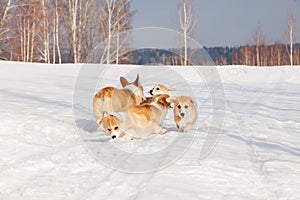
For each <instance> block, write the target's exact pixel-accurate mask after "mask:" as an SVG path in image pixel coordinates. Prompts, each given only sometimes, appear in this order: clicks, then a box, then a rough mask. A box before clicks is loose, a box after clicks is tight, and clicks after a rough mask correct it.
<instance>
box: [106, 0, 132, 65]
mask: <svg viewBox="0 0 300 200" xmlns="http://www.w3.org/2000/svg"><path fill="white" fill-rule="evenodd" d="M130 2H131V1H130V0H105V1H104V2H103V5H102V11H101V13H102V14H101V29H102V35H103V39H104V40H105V47H104V49H103V54H102V59H101V62H102V63H103V62H104V60H106V61H105V62H106V63H107V64H109V63H111V62H113V61H115V62H116V63H117V64H118V63H119V61H120V56H121V55H123V56H124V55H125V54H126V51H128V44H127V36H128V34H127V32H126V31H127V30H129V29H131V21H132V16H133V12H131V11H130ZM126 55H130V54H126ZM122 59H125V58H124V57H123V58H122Z"/></svg>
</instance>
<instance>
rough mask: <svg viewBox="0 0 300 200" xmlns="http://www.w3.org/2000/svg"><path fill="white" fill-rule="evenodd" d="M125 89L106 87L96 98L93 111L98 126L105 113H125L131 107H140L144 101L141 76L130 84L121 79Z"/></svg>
mask: <svg viewBox="0 0 300 200" xmlns="http://www.w3.org/2000/svg"><path fill="white" fill-rule="evenodd" d="M120 82H121V85H122V87H123V89H117V88H115V87H105V88H103V89H101V90H100V91H99V92H97V94H96V95H95V96H94V102H93V109H94V115H95V118H96V121H97V124H99V123H100V121H101V120H102V118H103V117H104V113H105V112H107V113H113V112H124V111H126V110H127V108H128V107H129V106H131V105H138V104H140V103H141V102H142V100H143V99H144V88H143V86H142V84H141V82H140V78H139V75H137V77H136V80H135V81H134V82H132V83H129V82H128V81H127V80H126V79H125V78H124V77H120Z"/></svg>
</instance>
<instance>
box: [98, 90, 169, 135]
mask: <svg viewBox="0 0 300 200" xmlns="http://www.w3.org/2000/svg"><path fill="white" fill-rule="evenodd" d="M168 98H169V96H168V95H156V96H154V97H153V101H152V103H151V104H143V105H132V106H129V107H128V109H127V111H126V114H125V117H124V119H123V120H121V119H119V118H118V117H116V116H114V115H109V116H108V117H105V118H103V119H102V120H101V121H100V124H99V125H100V126H103V127H104V128H105V130H106V132H108V133H109V134H110V135H111V137H112V139H116V138H119V137H124V138H126V139H128V138H130V139H138V138H145V137H148V136H150V135H153V134H165V133H166V132H167V130H166V129H163V128H162V124H163V121H164V118H165V116H166V115H167V112H168V108H169V107H170V103H169V102H168V101H167V99H168Z"/></svg>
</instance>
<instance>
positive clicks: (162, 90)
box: [149, 84, 175, 96]
mask: <svg viewBox="0 0 300 200" xmlns="http://www.w3.org/2000/svg"><path fill="white" fill-rule="evenodd" d="M173 91H175V89H170V88H168V87H166V86H164V85H162V84H157V85H155V86H154V87H153V88H152V89H151V90H150V91H149V93H150V94H151V96H154V95H158V94H167V95H169V96H172V92H173Z"/></svg>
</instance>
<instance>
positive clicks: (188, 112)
mask: <svg viewBox="0 0 300 200" xmlns="http://www.w3.org/2000/svg"><path fill="white" fill-rule="evenodd" d="M167 100H168V102H170V103H173V105H174V109H173V112H174V121H175V123H176V126H177V128H178V129H179V131H180V132H188V131H190V130H191V129H192V128H193V126H194V124H195V122H196V121H197V118H198V112H197V107H198V106H197V103H196V101H195V100H194V99H193V98H192V97H188V96H179V97H174V98H173V97H172V98H168V99H167Z"/></svg>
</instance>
